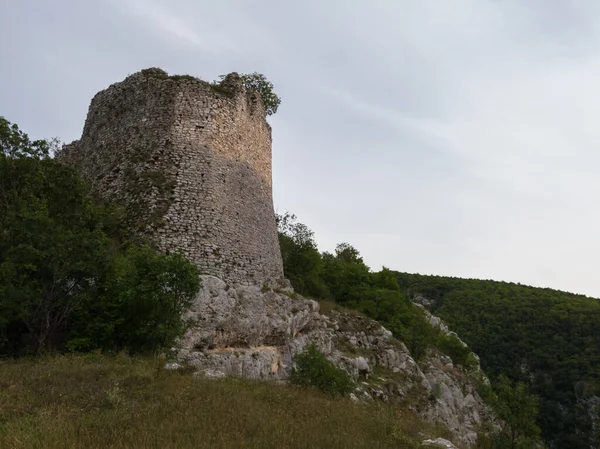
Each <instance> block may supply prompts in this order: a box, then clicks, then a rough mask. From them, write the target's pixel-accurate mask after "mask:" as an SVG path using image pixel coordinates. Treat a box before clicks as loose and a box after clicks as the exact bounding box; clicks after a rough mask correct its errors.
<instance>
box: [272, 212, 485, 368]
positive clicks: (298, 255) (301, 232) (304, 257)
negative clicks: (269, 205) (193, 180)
mask: <svg viewBox="0 0 600 449" xmlns="http://www.w3.org/2000/svg"><path fill="white" fill-rule="evenodd" d="M276 219H277V223H278V229H279V242H280V248H281V255H282V258H283V266H284V272H285V275H286V277H287V278H288V279H290V281H291V282H292V286H293V287H294V289H295V290H296V291H298V292H299V293H301V294H304V295H309V296H312V297H314V298H319V299H322V298H331V299H334V300H335V301H336V302H338V303H341V304H343V305H344V306H345V307H349V308H353V309H357V310H360V311H361V312H362V313H364V314H365V315H367V316H369V317H371V318H373V319H376V320H378V321H379V322H380V323H381V324H383V325H384V326H386V327H387V328H388V329H390V330H391V331H392V333H393V334H394V336H395V337H396V338H398V339H400V340H403V341H404V342H405V343H406V345H407V347H408V349H409V350H410V352H411V354H412V355H413V356H414V357H415V358H420V357H422V356H423V355H425V354H426V352H427V350H428V349H429V348H431V347H433V346H437V347H438V348H440V349H442V351H443V352H445V353H447V354H448V355H450V357H451V358H452V360H453V361H454V362H455V363H457V364H462V365H464V366H470V365H472V364H474V363H475V360H474V359H473V358H472V357H471V351H470V350H469V349H468V348H466V347H464V346H463V345H462V344H461V343H460V342H459V341H458V339H456V338H452V337H448V336H446V335H443V334H442V333H441V332H440V331H439V330H438V329H434V328H433V327H432V326H431V324H430V323H429V322H428V320H427V318H426V316H425V313H424V311H423V310H421V309H420V308H419V307H416V306H415V305H414V304H413V303H412V302H411V301H410V300H409V299H408V297H407V296H406V295H405V294H404V293H403V292H402V291H400V287H399V285H398V281H397V280H396V277H395V273H394V272H392V271H391V270H389V269H388V268H385V267H383V269H382V270H381V271H379V272H371V270H370V269H369V267H368V266H367V265H365V263H364V261H363V259H362V257H361V256H360V253H359V251H358V250H357V249H356V248H354V247H353V246H352V245H350V244H349V243H340V244H339V245H337V247H336V250H335V254H331V253H322V254H321V253H319V252H318V250H317V246H316V243H315V240H314V234H313V232H312V231H311V230H310V229H309V228H308V227H307V226H306V225H304V224H302V223H298V222H297V221H296V217H295V216H294V215H292V214H289V213H286V214H284V215H278V216H277V217H276Z"/></svg>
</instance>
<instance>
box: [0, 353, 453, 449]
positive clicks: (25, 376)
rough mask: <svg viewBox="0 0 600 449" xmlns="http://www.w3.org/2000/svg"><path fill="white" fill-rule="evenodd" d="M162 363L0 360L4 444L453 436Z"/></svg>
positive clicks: (355, 407) (324, 442)
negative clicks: (207, 376) (209, 377)
mask: <svg viewBox="0 0 600 449" xmlns="http://www.w3.org/2000/svg"><path fill="white" fill-rule="evenodd" d="M163 367H164V361H163V360H161V359H155V358H151V357H135V358H131V357H127V356H124V355H118V356H115V357H107V356H101V355H98V354H88V355H84V356H60V357H47V358H37V359H22V360H17V361H3V362H0V390H1V391H2V392H3V394H2V395H0V447H2V448H11V449H13V448H14V449H17V448H28V449H29V448H44V449H52V448H81V447H85V448H108V447H110V448H131V447H144V448H152V447H160V448H192V447H193V448H211V449H218V448H231V447H236V448H261V449H263V448H290V449H292V448H316V447H323V448H325V447H327V448H398V447H402V448H407V449H410V448H416V447H421V446H420V445H419V444H418V443H420V442H421V441H422V440H423V439H424V438H425V437H429V436H432V437H433V436H435V437H438V436H440V435H446V434H445V433H444V431H443V429H442V428H441V427H440V426H436V425H434V424H430V423H426V422H423V421H419V420H417V419H415V417H414V415H413V414H411V413H409V412H406V411H403V410H401V409H398V408H395V407H392V406H389V405H386V404H382V403H380V402H373V403H370V404H357V403H355V402H353V401H352V400H350V399H347V398H339V397H333V396H329V395H327V394H325V393H323V392H320V391H318V390H312V389H306V388H299V387H293V386H289V385H274V384H269V383H265V382H252V381H248V380H241V379H221V380H210V381H209V380H205V379H203V378H201V377H195V376H193V375H192V373H191V371H190V370H178V371H168V370H165V369H164V368H163Z"/></svg>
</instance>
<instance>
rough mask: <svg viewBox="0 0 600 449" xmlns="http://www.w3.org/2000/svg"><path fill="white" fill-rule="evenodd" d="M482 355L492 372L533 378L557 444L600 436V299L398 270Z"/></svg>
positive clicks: (587, 442)
mask: <svg viewBox="0 0 600 449" xmlns="http://www.w3.org/2000/svg"><path fill="white" fill-rule="evenodd" d="M395 276H396V279H397V280H398V283H399V285H400V287H401V289H402V290H403V291H404V292H405V294H407V295H408V296H409V297H411V298H413V299H416V300H418V301H419V302H423V303H425V304H427V306H428V308H429V309H430V310H431V311H432V312H433V313H434V314H436V315H438V316H440V317H441V318H442V319H443V320H444V321H445V322H446V323H447V324H448V325H449V326H450V328H451V329H452V330H454V331H455V332H457V333H458V334H459V335H460V336H461V338H462V339H463V340H465V341H466V342H467V343H468V344H469V346H470V347H471V348H472V349H473V350H474V351H475V352H476V353H477V354H478V355H479V356H480V357H481V363H482V366H483V368H484V370H485V371H486V372H487V373H488V375H490V376H492V377H497V376H499V375H501V374H504V375H506V376H507V377H509V378H510V379H512V380H514V381H523V382H525V383H527V384H528V385H529V386H530V388H531V390H532V392H533V393H534V394H536V395H538V396H539V400H540V402H539V417H538V424H539V426H540V427H541V429H542V433H543V436H544V439H545V440H546V441H549V442H552V447H555V448H561V449H562V448H570V449H580V448H581V449H584V448H585V449H588V448H590V447H598V444H599V443H600V440H599V432H600V428H599V427H600V422H599V421H598V420H599V414H600V398H599V397H598V395H599V394H600V301H599V300H597V299H594V298H589V297H586V296H582V295H575V294H572V293H566V292H561V291H557V290H552V289H548V288H534V287H528V286H525V285H521V284H514V283H506V282H495V281H483V280H476V279H459V278H450V277H441V276H423V275H419V274H408V273H398V272H396V273H395Z"/></svg>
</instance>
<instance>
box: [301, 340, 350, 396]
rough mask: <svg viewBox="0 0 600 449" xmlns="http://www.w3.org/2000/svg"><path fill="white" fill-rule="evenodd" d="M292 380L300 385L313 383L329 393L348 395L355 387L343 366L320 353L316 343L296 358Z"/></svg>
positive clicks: (312, 384)
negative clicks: (338, 365)
mask: <svg viewBox="0 0 600 449" xmlns="http://www.w3.org/2000/svg"><path fill="white" fill-rule="evenodd" d="M295 364H296V366H295V368H294V370H293V372H292V382H293V383H295V384H298V385H311V386H314V387H317V388H319V389H321V390H323V391H326V392H328V393H332V394H337V395H342V396H344V395H347V394H349V393H351V392H352V391H353V390H354V388H355V385H354V382H353V381H352V379H351V378H350V376H349V375H348V373H346V371H344V370H343V369H341V368H338V367H336V366H335V365H334V364H333V363H332V362H331V361H329V360H327V358H326V357H325V356H324V355H323V354H322V353H320V352H319V351H318V350H317V348H316V347H315V345H309V346H308V347H307V348H306V351H305V352H303V353H301V354H298V355H297V356H296V358H295Z"/></svg>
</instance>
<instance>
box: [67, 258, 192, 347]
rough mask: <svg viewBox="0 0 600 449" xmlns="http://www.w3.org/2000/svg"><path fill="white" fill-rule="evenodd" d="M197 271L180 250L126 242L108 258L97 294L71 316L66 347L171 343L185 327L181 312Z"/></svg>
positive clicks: (162, 344)
mask: <svg viewBox="0 0 600 449" xmlns="http://www.w3.org/2000/svg"><path fill="white" fill-rule="evenodd" d="M198 274H199V272H198V268H197V267H196V266H195V265H193V264H192V263H191V262H188V261H187V260H186V259H185V258H184V257H183V256H181V255H180V254H169V255H165V254H160V253H158V252H156V251H155V250H153V249H151V248H149V247H145V246H143V247H137V246H131V247H130V248H129V249H128V250H127V251H126V253H125V254H122V255H117V256H116V257H115V258H114V259H113V261H112V263H111V266H110V268H109V270H108V274H107V276H106V279H105V282H104V288H103V289H102V291H101V293H100V294H99V295H98V296H97V297H96V298H94V300H93V301H92V302H90V303H89V304H86V307H85V308H84V309H83V310H82V312H81V313H80V314H79V316H78V317H76V322H75V324H74V326H73V327H74V332H73V334H74V335H73V337H72V339H71V340H70V342H69V343H70V348H71V349H76V350H82V349H84V350H89V349H96V348H101V349H107V350H111V351H120V350H123V349H127V350H129V351H130V352H132V353H137V352H149V351H154V350H157V349H160V348H168V347H170V346H171V345H172V344H173V343H174V341H175V339H176V338H177V337H179V336H181V335H182V334H183V333H184V332H185V330H186V328H187V323H186V322H185V321H184V319H183V317H182V314H183V312H184V311H185V310H186V309H187V308H188V307H189V306H190V303H191V301H192V299H193V298H194V295H195V294H196V293H197V292H198V289H199V287H200V280H199V277H198Z"/></svg>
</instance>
